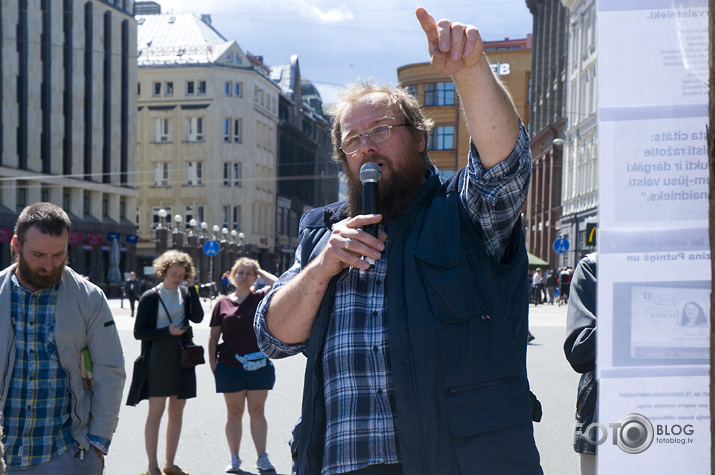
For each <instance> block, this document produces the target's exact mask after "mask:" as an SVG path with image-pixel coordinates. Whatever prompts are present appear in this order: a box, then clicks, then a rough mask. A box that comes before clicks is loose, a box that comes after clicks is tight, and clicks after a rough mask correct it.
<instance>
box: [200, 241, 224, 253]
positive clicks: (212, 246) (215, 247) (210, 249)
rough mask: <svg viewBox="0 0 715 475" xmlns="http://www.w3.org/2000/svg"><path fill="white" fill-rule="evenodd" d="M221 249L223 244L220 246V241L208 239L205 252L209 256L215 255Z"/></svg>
mask: <svg viewBox="0 0 715 475" xmlns="http://www.w3.org/2000/svg"><path fill="white" fill-rule="evenodd" d="M220 250H221V246H219V244H218V241H206V244H204V254H206V255H207V256H209V257H212V256H215V255H216V254H218V251H220Z"/></svg>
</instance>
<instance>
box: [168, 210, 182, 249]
mask: <svg viewBox="0 0 715 475" xmlns="http://www.w3.org/2000/svg"><path fill="white" fill-rule="evenodd" d="M181 221H182V218H181V215H180V214H177V215H176V216H174V222H175V223H176V226H175V227H174V232H173V233H171V241H172V247H173V248H174V249H176V250H177V251H183V250H184V232H183V231H182V230H181Z"/></svg>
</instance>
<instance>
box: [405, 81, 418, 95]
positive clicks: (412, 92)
mask: <svg viewBox="0 0 715 475" xmlns="http://www.w3.org/2000/svg"><path fill="white" fill-rule="evenodd" d="M405 91H407V92H408V93H409V94H410V95H411V96H412V97H414V98H415V99H416V98H417V86H416V85H414V84H413V85H411V86H405Z"/></svg>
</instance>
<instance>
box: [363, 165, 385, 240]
mask: <svg viewBox="0 0 715 475" xmlns="http://www.w3.org/2000/svg"><path fill="white" fill-rule="evenodd" d="M381 176H382V172H381V171H380V166H379V165H378V164H377V163H374V162H368V163H366V164H365V165H363V166H362V167H361V168H360V182H361V183H362V212H363V214H377V213H378V210H377V202H378V193H379V192H378V183H379V182H380V177H381ZM362 230H363V231H365V232H366V233H370V234H372V235H373V236H375V237H377V224H368V225H366V226H363V228H362Z"/></svg>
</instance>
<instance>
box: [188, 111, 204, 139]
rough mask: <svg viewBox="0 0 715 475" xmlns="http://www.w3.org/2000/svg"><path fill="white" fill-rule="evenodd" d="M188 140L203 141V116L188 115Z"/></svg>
mask: <svg viewBox="0 0 715 475" xmlns="http://www.w3.org/2000/svg"><path fill="white" fill-rule="evenodd" d="M188 132H189V142H203V140H204V118H203V117H189V130H188Z"/></svg>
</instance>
